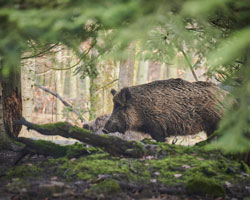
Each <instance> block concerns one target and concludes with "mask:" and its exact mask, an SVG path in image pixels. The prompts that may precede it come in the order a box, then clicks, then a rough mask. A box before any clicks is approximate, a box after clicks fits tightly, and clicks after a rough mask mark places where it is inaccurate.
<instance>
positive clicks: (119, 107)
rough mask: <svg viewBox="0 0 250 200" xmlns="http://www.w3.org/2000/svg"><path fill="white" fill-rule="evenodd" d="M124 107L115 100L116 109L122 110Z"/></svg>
mask: <svg viewBox="0 0 250 200" xmlns="http://www.w3.org/2000/svg"><path fill="white" fill-rule="evenodd" d="M123 108H125V107H124V106H123V105H122V104H120V103H118V102H116V101H115V102H114V110H122V109H123Z"/></svg>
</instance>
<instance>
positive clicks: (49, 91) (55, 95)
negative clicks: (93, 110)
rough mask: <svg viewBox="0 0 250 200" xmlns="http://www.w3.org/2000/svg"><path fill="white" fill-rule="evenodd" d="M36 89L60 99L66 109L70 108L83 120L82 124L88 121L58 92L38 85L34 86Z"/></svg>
mask: <svg viewBox="0 0 250 200" xmlns="http://www.w3.org/2000/svg"><path fill="white" fill-rule="evenodd" d="M34 85H35V86H36V87H38V88H40V89H42V90H44V91H45V92H48V93H49V94H51V95H53V96H54V97H56V98H58V99H59V100H60V101H61V102H62V103H63V105H65V106H66V107H69V108H70V111H71V112H73V113H75V114H76V115H77V117H78V118H79V119H80V120H81V122H86V121H87V120H86V119H84V118H83V116H82V115H81V114H80V113H79V112H78V111H77V110H75V109H74V108H73V106H72V105H71V104H69V103H68V102H67V101H65V100H64V99H63V98H62V97H61V96H60V95H59V94H57V93H56V92H54V91H52V90H50V89H48V88H46V87H43V86H41V85H39V84H37V83H35V84H34Z"/></svg>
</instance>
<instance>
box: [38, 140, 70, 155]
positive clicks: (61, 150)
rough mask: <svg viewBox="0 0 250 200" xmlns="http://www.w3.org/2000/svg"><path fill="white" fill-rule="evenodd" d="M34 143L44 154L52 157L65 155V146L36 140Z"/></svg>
mask: <svg viewBox="0 0 250 200" xmlns="http://www.w3.org/2000/svg"><path fill="white" fill-rule="evenodd" d="M34 143H35V144H36V146H37V147H38V148H39V149H42V150H43V151H44V152H50V153H51V155H53V156H54V157H62V156H65V155H66V154H67V147H65V146H61V145H58V144H55V143H53V142H50V141H45V140H37V141H34Z"/></svg>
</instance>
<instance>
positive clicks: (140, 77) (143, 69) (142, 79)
mask: <svg viewBox="0 0 250 200" xmlns="http://www.w3.org/2000/svg"><path fill="white" fill-rule="evenodd" d="M148 66H149V61H148V60H147V61H140V62H139V66H138V68H137V75H136V85H139V84H143V83H146V82H147V78H148Z"/></svg>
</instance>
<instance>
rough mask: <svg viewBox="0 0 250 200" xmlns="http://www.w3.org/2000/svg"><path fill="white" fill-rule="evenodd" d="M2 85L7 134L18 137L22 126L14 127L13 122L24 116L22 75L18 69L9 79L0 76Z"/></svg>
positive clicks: (4, 122) (3, 111) (3, 113)
mask: <svg viewBox="0 0 250 200" xmlns="http://www.w3.org/2000/svg"><path fill="white" fill-rule="evenodd" d="M0 81H1V85H2V98H1V103H2V116H3V124H4V128H5V132H6V133H7V134H8V136H10V137H12V138H13V137H17V136H18V134H19V132H20V130H21V128H22V127H21V126H20V125H14V123H13V120H16V119H20V117H21V116H22V96H21V73H20V70H19V69H18V68H17V69H16V70H15V71H12V72H10V74H9V76H8V77H3V76H1V75H0Z"/></svg>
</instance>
